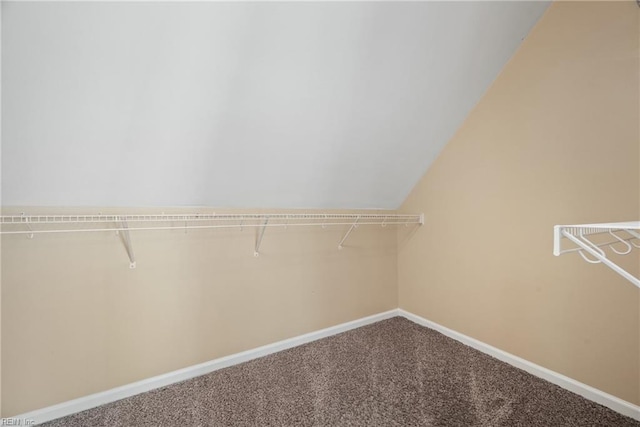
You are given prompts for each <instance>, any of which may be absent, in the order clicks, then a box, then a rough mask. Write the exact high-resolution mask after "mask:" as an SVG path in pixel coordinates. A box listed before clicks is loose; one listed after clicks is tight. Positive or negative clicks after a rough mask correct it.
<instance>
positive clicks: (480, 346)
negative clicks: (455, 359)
mask: <svg viewBox="0 0 640 427" xmlns="http://www.w3.org/2000/svg"><path fill="white" fill-rule="evenodd" d="M398 314H399V315H400V316H402V317H404V318H406V319H408V320H411V321H412V322H414V323H417V324H418V325H421V326H425V327H427V328H430V329H433V330H435V331H438V332H440V333H441V334H443V335H446V336H448V337H449V338H453V339H454V340H456V341H459V342H461V343H462V344H465V345H468V346H469V347H473V348H475V349H476V350H479V351H481V352H483V353H485V354H488V355H489V356H492V357H495V358H496V359H498V360H501V361H502V362H505V363H508V364H509V365H511V366H515V367H516V368H519V369H522V370H523V371H526V372H528V373H530V374H532V375H535V376H536V377H538V378H542V379H543V380H547V381H549V382H550V383H553V384H555V385H557V386H560V387H562V388H564V389H566V390H569V391H571V392H573V393H575V394H578V395H580V396H582V397H584V398H585V399H588V400H591V401H593V402H596V403H599V404H600V405H603V406H606V407H607V408H609V409H612V410H614V411H616V412H618V413H620V414H622V415H626V416H627V417H630V418H633V419H635V420H638V421H640V406H638V405H634V404H633V403H630V402H627V401H626V400H622V399H620V398H619V397H616V396H613V395H611V394H609V393H605V392H604V391H601V390H598V389H597V388H594V387H591V386H589V385H586V384H584V383H581V382H579V381H576V380H574V379H572V378H569V377H567V376H565V375H562V374H559V373H557V372H555V371H552V370H550V369H547V368H544V367H542V366H540V365H536V364H535V363H532V362H529V361H528V360H525V359H523V358H521V357H518V356H515V355H513V354H511V353H507V352H506V351H503V350H500V349H499V348H496V347H493V346H491V345H489V344H486V343H484V342H482V341H479V340H477V339H475V338H471V337H469V336H467V335H464V334H461V333H460V332H457V331H454V330H452V329H449V328H447V327H445V326H442V325H440V324H438V323H435V322H432V321H431V320H427V319H425V318H423V317H420V316H417V315H415V314H413V313H409V312H408V311H405V310H402V309H398Z"/></svg>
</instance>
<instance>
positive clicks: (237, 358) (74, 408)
mask: <svg viewBox="0 0 640 427" xmlns="http://www.w3.org/2000/svg"><path fill="white" fill-rule="evenodd" d="M397 315H398V310H397V309H394V310H389V311H385V312H384V313H379V314H374V315H373V316H368V317H363V318H361V319H357V320H353V321H351V322H347V323H342V324H340V325H336V326H332V327H330V328H326V329H321V330H319V331H315V332H310V333H308V334H304V335H300V336H297V337H293V338H289V339H286V340H283V341H278V342H275V343H273V344H268V345H264V346H262V347H258V348H254V349H251V350H247V351H243V352H241V353H236V354H232V355H229V356H225V357H221V358H219V359H214V360H211V361H208V362H204V363H200V364H198V365H193V366H189V367H187V368H183V369H178V370H177V371H173V372H168V373H166V374H162V375H158V376H155V377H151V378H147V379H145V380H142V381H137V382H134V383H131V384H127V385H123V386H121V387H116V388H112V389H110V390H106V391H103V392H100V393H95V394H91V395H88V396H84V397H80V398H78V399H74V400H69V401H67V402H63V403H60V404H57V405H53V406H48V407H46V408H42V409H37V410H35V411H31V412H27V413H24V414H20V415H15V416H12V417H11V418H13V419H22V420H34V422H35V423H36V424H40V423H44V422H47V421H51V420H55V419H57V418H60V417H65V416H67V415H72V414H75V413H78V412H82V411H86V410H87V409H91V408H95V407H97V406H100V405H104V404H107V403H111V402H115V401H116V400H120V399H124V398H126V397H131V396H134V395H136V394H140V393H144V392H147V391H150V390H154V389H157V388H160V387H165V386H168V385H171V384H174V383H177V382H180V381H184V380H188V379H190V378H194V377H197V376H200V375H205V374H208V373H210V372H213V371H217V370H218V369H223V368H227V367H229V366H233V365H237V364H239V363H243V362H248V361H249V360H253V359H257V358H259V357H263V356H267V355H269V354H272V353H277V352H279V351H282V350H287V349H289V348H293V347H297V346H299V345H302V344H306V343H309V342H312V341H316V340H319V339H321V338H326V337H330V336H332V335H337V334H339V333H342V332H346V331H349V330H351V329H355V328H359V327H361V326H365V325H369V324H371V323H376V322H379V321H381V320H385V319H390V318H392V317H395V316H397Z"/></svg>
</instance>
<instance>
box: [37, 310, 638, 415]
mask: <svg viewBox="0 0 640 427" xmlns="http://www.w3.org/2000/svg"><path fill="white" fill-rule="evenodd" d="M44 425H46V426H49V427H54V426H55V427H58V426H69V427H79V426H83V427H84V426H110V427H116V426H126V427H137V426H368V427H371V426H492V427H493V426H545V427H546V426H640V423H639V422H636V421H634V420H632V419H631V418H627V417H624V416H622V415H619V414H617V413H615V412H613V411H611V410H609V409H607V408H605V407H603V406H600V405H598V404H595V403H593V402H590V401H588V400H586V399H583V398H582V397H580V396H578V395H576V394H573V393H571V392H569V391H566V390H564V389H561V388H559V387H557V386H555V385H553V384H551V383H548V382H546V381H544V380H541V379H538V378H536V377H534V376H532V375H530V374H528V373H526V372H524V371H521V370H519V369H516V368H514V367H512V366H510V365H507V364H505V363H503V362H500V361H498V360H496V359H494V358H492V357H490V356H487V355H485V354H483V353H480V352H478V351H477V350H474V349H472V348H470V347H467V346H465V345H463V344H461V343H459V342H457V341H455V340H452V339H450V338H448V337H445V336H444V335H442V334H440V333H438V332H435V331H433V330H431V329H428V328H424V327H422V326H419V325H417V324H414V323H412V322H410V321H408V320H406V319H404V318H399V317H395V318H393V319H389V320H385V321H382V322H379V323H376V324H373V325H369V326H365V327H362V328H358V329H355V330H352V331H349V332H345V333H343V334H340V335H336V336H333V337H330V338H326V339H323V340H319V341H316V342H313V343H310V344H307V345H304V346H300V347H296V348H293V349H290V350H286V351H283V352H280V353H277V354H273V355H270V356H266V357H263V358H261V359H256V360H254V361H251V362H247V363H244V364H241V365H236V366H233V367H230V368H227V369H223V370H220V371H216V372H213V373H211V374H208V375H205V376H202V377H198V378H194V379H192V380H188V381H185V382H182V383H178V384H174V385H171V386H168V387H165V388H162V389H158V390H154V391H151V392H148V393H144V394H141V395H138V396H134V397H131V398H128V399H124V400H120V401H118V402H114V403H111V404H108V405H105V406H101V407H99V408H95V409H91V410H88V411H85V412H81V413H79V414H76V415H73V416H69V417H66V418H61V419H58V420H56V421H53V422H50V423H47V424H44Z"/></svg>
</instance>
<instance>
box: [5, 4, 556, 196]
mask: <svg viewBox="0 0 640 427" xmlns="http://www.w3.org/2000/svg"><path fill="white" fill-rule="evenodd" d="M547 5H548V3H546V2H422V3H413V2H411V3H405V2H402V3H393V2H371V3H367V2H357V3H339V2H327V3H306V2H304V3H268V2H260V3H243V2H236V3H205V2H195V3H180V2H178V3H163V2H142V3H138V2H122V3H121V2H89V3H79V2H61V3H54V2H42V3H40V2H38V3H31V2H20V3H12V2H3V3H2V125H3V128H2V204H3V205H5V206H6V205H63V206H70V205H84V206H91V205H99V206H105V205H106V206H161V205H171V206H178V205H208V206H217V207H265V208H280V207H282V208H285V207H286V208H396V207H398V205H399V204H400V203H401V202H402V201H403V200H404V198H405V197H406V195H407V194H408V193H409V191H410V190H411V188H412V187H413V185H414V184H415V183H416V182H417V180H418V179H419V178H420V176H421V175H422V174H423V173H424V172H425V170H426V169H427V168H428V167H429V165H430V164H431V163H432V161H433V160H434V158H435V157H436V156H437V154H438V153H439V152H440V150H441V149H442V147H443V146H444V145H445V144H446V143H447V141H448V140H449V139H450V138H451V136H452V135H453V134H454V132H455V131H456V130H457V128H458V127H459V126H460V124H461V123H462V121H463V120H464V118H465V117H466V115H467V114H468V113H469V112H470V110H471V109H472V108H473V106H474V105H475V104H476V103H477V102H478V100H479V99H480V97H481V96H482V94H483V93H484V92H485V91H486V90H487V89H488V87H489V85H490V84H491V82H492V81H493V80H494V79H495V78H496V76H497V75H498V73H499V72H500V70H501V69H502V67H503V66H504V65H505V63H506V62H507V60H508V59H509V58H510V57H511V55H512V54H513V53H514V52H515V50H516V49H517V47H518V45H519V44H520V43H521V41H522V39H523V38H524V37H525V36H526V34H527V33H528V32H529V30H530V29H531V28H532V26H533V25H534V24H535V22H536V21H537V20H538V18H539V17H540V16H541V15H542V13H543V12H544V10H545V8H546V7H547Z"/></svg>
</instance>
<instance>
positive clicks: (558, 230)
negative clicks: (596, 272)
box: [553, 226, 640, 288]
mask: <svg viewBox="0 0 640 427" xmlns="http://www.w3.org/2000/svg"><path fill="white" fill-rule="evenodd" d="M554 231H555V234H556V237H555V239H554V240H555V242H554V251H553V252H554V255H556V256H559V255H561V254H562V250H561V248H560V236H564V237H566V238H567V239H569V240H571V241H572V242H573V243H575V244H576V245H578V246H579V247H580V249H581V250H584V251H586V252H588V253H589V255H591V256H593V257H594V258H595V259H596V260H597V261H595V262H602V263H603V264H605V265H606V266H607V267H609V268H611V269H612V270H613V271H615V272H616V273H618V274H619V275H621V276H622V277H624V278H625V279H627V280H628V281H630V282H631V283H633V284H634V285H636V286H637V287H639V288H640V279H638V278H636V277H635V276H633V275H632V274H630V273H629V272H627V271H626V270H624V269H623V268H622V267H620V266H618V264H616V263H614V262H613V261H611V260H610V259H609V258H607V256H606V255H605V254H604V252H602V251H598V250H597V248H595V247H594V245H593V244H589V243H590V242H589V241H585V240H586V239H585V238H584V237H583V236H582V235H581V236H580V237H582V238H578V237H576V236H574V235H573V234H571V233H570V232H569V231H567V230H565V229H564V228H563V227H561V226H556V227H555V230H554ZM627 231H629V230H627ZM630 234H631V235H634V234H637V233H635V232H633V231H632V232H631V233H630ZM583 258H584V256H583ZM589 262H591V263H595V262H594V261H589Z"/></svg>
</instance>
